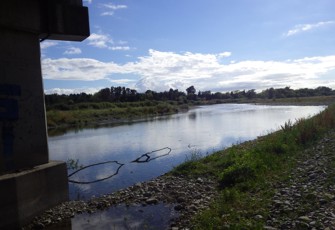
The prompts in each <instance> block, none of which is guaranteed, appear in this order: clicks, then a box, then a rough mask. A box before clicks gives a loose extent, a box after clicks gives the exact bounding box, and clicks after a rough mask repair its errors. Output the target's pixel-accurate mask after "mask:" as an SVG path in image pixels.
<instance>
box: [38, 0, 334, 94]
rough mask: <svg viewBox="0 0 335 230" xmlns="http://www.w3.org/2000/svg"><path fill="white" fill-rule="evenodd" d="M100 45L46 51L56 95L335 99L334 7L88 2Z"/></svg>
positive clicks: (296, 0) (46, 46)
mask: <svg viewBox="0 0 335 230" xmlns="http://www.w3.org/2000/svg"><path fill="white" fill-rule="evenodd" d="M84 5H85V6H87V7H88V8H89V14H90V30H91V36H90V37H89V38H87V39H86V40H85V41H83V42H67V41H53V40H46V41H44V42H42V43H41V59H42V72H43V78H44V88H45V92H46V93H66V94H68V93H80V92H86V93H94V92H96V91H98V90H99V89H101V88H106V87H110V86H125V87H129V88H132V89H137V90H138V91H139V92H144V91H146V90H148V89H150V90H155V91H164V90H169V89H170V88H173V89H178V90H181V91H184V90H185V89H186V88H187V87H189V86H191V85H194V86H195V88H196V89H197V90H201V91H203V90H211V91H212V92H227V91H232V90H244V89H245V90H249V89H256V90H258V91H260V90H263V89H266V88H270V87H275V88H279V87H286V86H289V87H291V88H293V89H296V88H304V87H307V88H315V87H318V86H321V85H322V86H328V87H331V88H333V89H335V14H334V12H333V10H334V9H335V1H334V0H280V1H278V0H118V1H117V0H115V1H110V0H86V1H85V0H84Z"/></svg>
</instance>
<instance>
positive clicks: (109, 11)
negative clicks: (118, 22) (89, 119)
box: [101, 3, 128, 16]
mask: <svg viewBox="0 0 335 230" xmlns="http://www.w3.org/2000/svg"><path fill="white" fill-rule="evenodd" d="M101 6H102V8H104V10H105V11H104V12H102V13H101V16H112V15H114V13H115V11H117V10H122V9H127V8H128V7H127V6H126V5H115V4H113V3H106V4H101Z"/></svg>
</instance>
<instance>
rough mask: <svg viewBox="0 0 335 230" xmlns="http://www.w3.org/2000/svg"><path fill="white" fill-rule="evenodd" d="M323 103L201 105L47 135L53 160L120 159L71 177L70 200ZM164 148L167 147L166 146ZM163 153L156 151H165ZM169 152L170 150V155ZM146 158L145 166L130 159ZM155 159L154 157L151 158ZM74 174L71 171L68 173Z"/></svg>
mask: <svg viewBox="0 0 335 230" xmlns="http://www.w3.org/2000/svg"><path fill="white" fill-rule="evenodd" d="M323 109H324V107H321V106H303V107H300V106H261V105H249V104H248V105H241V104H223V105H211V106H200V107H197V108H195V109H193V110H190V111H189V112H187V113H182V114H175V115H171V116H165V117H158V118H155V119H150V120H147V121H146V122H143V121H142V122H137V123H127V124H124V125H120V126H112V127H102V128H88V129H83V130H80V131H77V132H76V131H69V132H67V133H65V134H63V135H59V136H53V137H50V138H49V150H50V158H51V159H53V160H62V161H67V160H68V159H73V160H77V159H78V160H79V164H80V165H86V166H87V165H92V164H93V165H94V164H98V163H101V162H109V161H117V162H119V163H121V164H125V165H124V166H123V167H122V168H120V170H119V171H118V174H117V175H114V173H115V172H116V171H117V168H118V166H119V165H117V164H104V165H99V166H96V167H90V168H87V169H85V170H82V171H80V172H79V173H77V174H76V175H73V177H71V179H72V180H76V181H86V182H90V181H95V180H100V179H103V178H106V177H108V176H111V175H114V176H112V177H110V178H109V179H108V180H103V181H102V182H99V183H89V184H73V183H70V198H71V199H88V198H90V197H91V196H92V195H101V194H107V193H110V192H113V191H116V190H118V189H121V188H125V187H128V186H130V185H133V184H135V183H137V182H140V181H146V180H150V179H152V178H155V177H157V176H159V175H162V174H164V173H166V172H168V171H170V170H171V169H172V168H173V167H174V166H177V165H178V164H180V163H182V162H184V161H185V159H186V156H187V155H189V154H191V153H192V152H194V150H195V149H196V151H197V152H200V153H202V154H203V155H205V154H207V153H212V152H213V151H215V150H219V149H222V148H225V147H228V146H230V145H232V144H234V143H237V142H242V141H246V140H251V139H254V138H256V137H257V136H259V135H265V134H267V133H268V132H271V131H274V130H277V129H278V128H279V127H280V125H283V124H284V123H285V122H286V121H288V120H291V121H295V119H297V118H302V117H307V116H309V115H314V114H315V113H318V112H320V111H322V110H323ZM165 148H166V149H165ZM162 149H164V151H166V152H163V151H156V150H162ZM166 153H168V154H166ZM160 156H161V157H160ZM134 159H135V161H136V160H137V162H145V163H142V164H134V163H130V162H131V161H134ZM152 159H155V160H152ZM69 173H71V171H70V172H69Z"/></svg>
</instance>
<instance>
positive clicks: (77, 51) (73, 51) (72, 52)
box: [64, 47, 81, 55]
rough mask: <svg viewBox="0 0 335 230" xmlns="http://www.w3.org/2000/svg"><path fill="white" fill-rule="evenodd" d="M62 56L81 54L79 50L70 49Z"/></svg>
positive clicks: (75, 48)
mask: <svg viewBox="0 0 335 230" xmlns="http://www.w3.org/2000/svg"><path fill="white" fill-rule="evenodd" d="M64 54H66V55H73V54H81V49H80V48H77V47H70V48H68V49H67V50H65V52H64Z"/></svg>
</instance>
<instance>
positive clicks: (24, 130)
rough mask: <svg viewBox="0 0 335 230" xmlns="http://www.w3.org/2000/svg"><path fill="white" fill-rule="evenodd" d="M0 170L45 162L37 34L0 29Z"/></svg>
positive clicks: (42, 101) (46, 149)
mask: <svg viewBox="0 0 335 230" xmlns="http://www.w3.org/2000/svg"><path fill="white" fill-rule="evenodd" d="M0 34H1V36H0V50H1V52H0V79H1V81H0V173H4V172H10V171H14V170H19V169H26V168H31V167H33V166H36V165H40V164H45V163H48V143H47V130H46V119H45V106H44V92H43V83H42V74H41V61H40V48H39V39H38V35H37V34H32V33H26V32H22V31H15V30H8V29H3V28H1V29H0Z"/></svg>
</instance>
